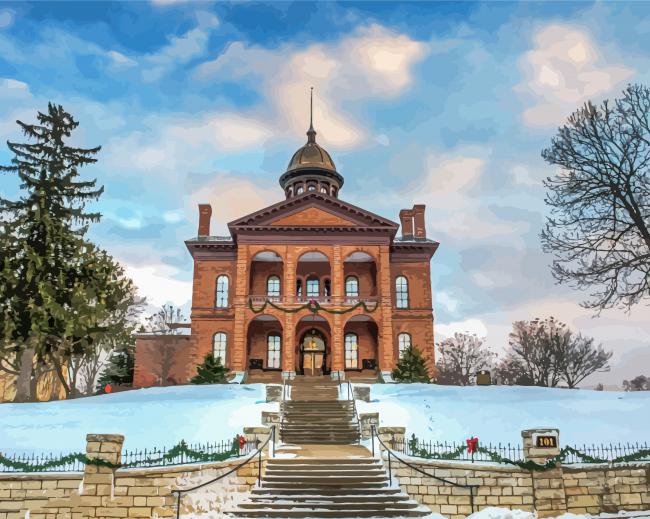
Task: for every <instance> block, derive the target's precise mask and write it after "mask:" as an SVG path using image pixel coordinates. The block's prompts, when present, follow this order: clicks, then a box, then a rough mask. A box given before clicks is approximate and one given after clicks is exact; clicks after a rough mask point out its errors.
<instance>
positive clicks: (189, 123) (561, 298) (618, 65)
mask: <svg viewBox="0 0 650 519" xmlns="http://www.w3.org/2000/svg"><path fill="white" fill-rule="evenodd" d="M649 44H650V4H645V3H623V2H617V3H590V2H579V3H569V2H562V3H560V2H546V3H532V2H526V3H519V4H516V3H506V2H498V3H497V2H490V3H471V2H461V3H425V2H412V3H403V4H400V3H389V2H380V3H371V2H359V3H334V2H327V3H318V4H316V3H308V2H297V3H289V2H282V3H281V2H275V3H271V4H261V3H260V4H257V3H235V4H227V3H215V4H213V3H209V2H201V3H192V2H177V1H170V0H165V1H153V2H125V3H100V2H88V3H81V2H70V3H55V2H39V3H33V4H30V3H25V2H20V3H0V139H2V140H7V139H11V140H17V139H20V137H21V136H20V135H19V133H18V131H17V126H16V124H15V120H16V119H21V120H24V121H33V120H34V116H35V112H36V110H44V109H45V108H46V106H47V102H48V101H54V102H57V103H60V104H62V105H63V106H64V107H66V109H68V110H69V111H70V112H71V113H73V114H74V115H75V116H76V118H77V119H78V120H79V121H80V123H81V125H80V128H79V131H78V133H77V136H76V138H77V142H78V143H79V144H81V145H86V146H95V145H98V144H101V145H102V146H103V149H102V152H101V154H100V156H99V162H98V164H97V165H95V166H93V167H92V168H87V169H86V171H85V172H84V174H85V175H87V176H88V177H96V178H97V179H98V180H99V182H100V183H101V184H103V185H105V187H106V192H105V194H104V196H103V197H102V199H101V201H100V202H99V203H98V204H97V205H98V208H99V209H100V210H101V212H102V213H103V215H104V218H103V220H102V222H101V223H100V224H98V225H97V226H95V228H94V229H93V230H92V238H93V239H95V240H96V241H98V242H99V243H100V244H101V245H102V246H104V247H105V248H107V249H108V250H109V251H110V252H111V253H113V254H114V255H115V257H116V258H118V259H119V260H120V261H121V262H122V263H123V264H125V265H126V266H127V269H128V271H129V273H130V275H131V276H132V277H133V278H134V280H135V281H136V283H137V284H138V285H139V287H140V290H141V292H142V293H143V295H146V296H147V297H148V298H149V300H150V301H151V302H152V303H154V304H162V303H164V302H166V301H173V302H175V303H176V304H180V305H184V304H186V303H187V302H188V301H189V299H190V292H191V291H190V287H191V277H192V263H191V258H190V256H189V254H188V253H187V251H186V249H185V247H184V245H183V240H184V239H186V238H189V237H191V236H193V235H195V234H196V224H197V209H196V204H197V203H198V202H204V201H207V202H210V203H211V204H212V205H213V209H214V212H213V215H214V216H213V230H214V232H215V233H220V234H223V233H225V232H226V228H225V224H226V223H227V222H228V221H230V220H233V219H235V218H237V217H238V216H241V215H243V214H246V213H248V212H252V211H254V210H256V209H259V208H261V207H263V206H265V205H268V204H271V203H274V202H277V201H279V200H281V199H282V198H283V193H282V191H281V189H280V188H279V186H278V184H277V179H278V177H279V175H280V174H281V173H282V172H283V171H284V169H285V168H286V165H287V163H288V160H289V158H290V157H291V154H292V153H293V152H294V151H295V149H297V148H298V147H299V146H301V145H302V144H303V142H304V141H305V135H304V132H305V131H306V128H307V125H308V92H309V87H310V86H312V85H313V86H314V87H315V99H314V104H315V107H314V118H315V126H316V130H317V131H318V137H317V140H318V142H319V143H321V144H322V145H324V146H325V147H326V148H327V149H328V151H330V153H331V154H332V156H333V158H334V161H335V162H336V164H337V167H338V169H339V171H340V172H341V173H342V174H343V175H344V176H345V179H346V184H345V186H344V188H343V190H342V192H341V198H343V199H344V200H347V201H349V202H351V203H354V204H357V205H360V206H362V207H365V208H367V209H369V210H371V211H374V212H377V213H379V214H381V215H383V216H386V217H388V218H391V219H393V220H397V214H398V212H399V209H401V208H405V207H410V206H411V205H412V204H413V203H425V204H426V205H427V232H428V235H429V237H431V238H434V239H436V240H438V241H439V242H440V243H441V246H440V249H439V251H438V253H437V254H436V256H435V257H434V260H433V263H432V277H433V279H432V283H433V292H434V299H435V313H436V320H437V333H438V334H439V336H444V335H447V334H450V333H453V331H464V330H468V331H472V332H476V333H479V334H481V335H487V338H488V343H489V344H490V345H491V346H492V347H493V348H494V349H495V350H497V351H500V350H501V349H502V348H503V346H504V345H505V344H506V343H507V333H508V331H509V330H510V323H511V322H512V321H514V320H518V319H531V318H534V317H537V316H539V317H546V316H548V315H555V316H557V317H559V318H560V319H562V320H564V321H566V322H567V323H569V324H570V325H571V326H572V327H574V328H576V329H579V330H581V331H583V332H584V333H587V334H589V335H593V336H594V337H596V339H597V340H598V341H600V342H603V344H604V345H605V346H606V347H607V348H610V349H613V350H614V351H615V357H614V369H613V370H612V372H611V373H609V374H602V375H601V374H599V375H597V376H595V377H592V379H591V380H590V381H589V382H592V383H596V382H598V381H601V380H602V381H603V382H606V383H609V382H611V383H619V382H620V381H621V379H622V378H624V377H630V376H634V375H636V374H639V373H641V372H644V373H647V372H648V370H649V369H650V353H649V351H650V324H649V323H650V312H649V311H648V307H647V306H642V307H638V308H636V309H635V310H634V311H633V312H632V313H631V314H629V315H628V314H624V313H623V312H619V311H608V312H605V313H603V314H601V316H600V317H597V318H594V317H593V316H592V315H591V314H590V313H589V312H586V311H584V310H582V309H581V308H580V307H579V306H578V302H579V301H580V299H581V297H582V294H576V293H575V292H572V291H571V290H570V289H568V288H566V287H558V286H556V285H555V284H554V283H553V280H552V278H551V275H550V273H549V269H548V264H549V262H550V260H551V258H550V257H549V256H547V255H545V254H543V253H542V251H541V248H540V245H539V237H538V236H539V232H540V230H541V227H542V225H543V222H544V216H545V211H546V209H545V206H544V202H543V198H544V189H543V186H542V184H541V181H542V179H543V178H545V177H546V176H547V175H551V174H553V169H552V168H550V167H549V166H547V165H546V164H545V163H544V162H543V161H542V159H541V157H540V152H541V150H542V149H543V148H544V147H545V146H547V145H548V143H549V142H550V139H551V137H552V136H553V133H554V131H555V129H556V128H557V127H558V126H559V125H560V124H562V122H563V121H564V120H565V119H566V117H567V116H568V115H569V114H570V113H571V111H572V110H574V109H575V108H576V107H578V106H579V105H580V104H581V103H583V102H584V101H586V100H587V99H592V100H596V101H597V100H601V99H603V98H607V97H613V96H616V95H617V94H618V93H619V92H620V91H621V89H622V88H624V86H625V85H626V84H627V83H628V82H643V83H646V84H648V83H650V81H649V80H650V78H649V77H648V72H647V71H649V70H650V66H649V65H650V63H649V61H650V58H649V56H648V54H647V48H648V45H649ZM10 158H11V157H10V155H9V154H8V152H7V150H6V148H4V149H0V162H1V163H7V162H8V161H9V160H10ZM16 190H17V186H16V182H15V181H14V180H13V179H12V178H11V177H7V176H6V175H5V176H1V177H0V192H2V193H3V195H5V196H15V195H16V192H17V191H16Z"/></svg>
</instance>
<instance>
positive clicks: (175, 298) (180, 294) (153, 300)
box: [122, 262, 192, 306]
mask: <svg viewBox="0 0 650 519" xmlns="http://www.w3.org/2000/svg"><path fill="white" fill-rule="evenodd" d="M122 264H123V265H124V268H125V271H126V274H127V276H129V277H130V278H131V279H132V280H133V282H134V283H135V285H136V286H137V287H138V293H139V295H140V296H144V297H146V298H147V302H148V303H149V304H153V305H156V306H162V305H163V304H165V303H169V302H171V303H174V304H175V305H183V304H184V303H185V302H186V301H187V300H188V299H190V298H191V297H192V282H191V281H181V280H179V279H175V276H177V275H178V274H179V271H178V270H177V269H175V268H173V267H171V266H169V265H165V264H163V263H144V262H143V263H140V264H138V265H137V266H136V265H130V264H128V263H124V262H122Z"/></svg>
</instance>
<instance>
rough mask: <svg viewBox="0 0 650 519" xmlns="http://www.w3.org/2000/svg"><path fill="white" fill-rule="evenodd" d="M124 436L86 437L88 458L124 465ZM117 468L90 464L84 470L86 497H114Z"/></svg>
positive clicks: (93, 435) (95, 435) (89, 435)
mask: <svg viewBox="0 0 650 519" xmlns="http://www.w3.org/2000/svg"><path fill="white" fill-rule="evenodd" d="M123 444H124V436H122V435H121V434H88V435H86V456H88V457H89V458H92V459H99V460H103V461H107V462H109V463H113V464H115V465H117V464H120V463H122V445H123ZM115 470H116V469H115V468H111V467H105V466H103V465H91V464H88V465H86V466H85V468H84V475H83V495H84V496H98V497H99V496H109V497H110V496H112V495H113V489H114V485H115Z"/></svg>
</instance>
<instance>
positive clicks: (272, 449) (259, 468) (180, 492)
mask: <svg viewBox="0 0 650 519" xmlns="http://www.w3.org/2000/svg"><path fill="white" fill-rule="evenodd" d="M271 440H273V441H271ZM269 442H271V446H270V449H269V450H270V453H271V457H272V458H275V425H272V426H271V432H270V433H269V435H268V437H267V438H266V440H265V441H264V443H263V444H262V445H260V446H259V447H258V448H257V450H256V451H255V452H254V453H253V454H251V455H250V456H249V457H248V459H245V460H244V461H243V462H241V463H240V464H239V465H237V466H236V467H234V468H232V469H230V470H229V471H228V472H226V473H225V474H221V475H220V476H217V477H216V478H214V479H211V480H210V481H206V482H204V483H201V484H200V485H196V486H195V487H192V488H183V489H180V488H179V489H176V490H172V494H176V519H180V516H181V496H182V495H183V494H187V493H188V492H193V491H194V490H198V489H199V488H203V487H205V486H208V485H211V484H212V483H214V482H215V481H219V480H220V479H223V478H225V477H226V476H230V474H232V473H233V472H236V471H238V470H239V469H240V468H242V467H243V466H245V465H247V464H248V463H249V462H250V461H251V460H252V459H253V458H255V456H257V457H258V459H257V463H258V465H257V485H258V486H262V450H264V447H266V446H267V445H268V444H269Z"/></svg>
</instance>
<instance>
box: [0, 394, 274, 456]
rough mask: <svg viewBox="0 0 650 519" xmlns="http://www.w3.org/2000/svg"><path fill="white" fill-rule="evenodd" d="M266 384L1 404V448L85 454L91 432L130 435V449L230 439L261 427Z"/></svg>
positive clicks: (4, 450) (267, 406)
mask: <svg viewBox="0 0 650 519" xmlns="http://www.w3.org/2000/svg"><path fill="white" fill-rule="evenodd" d="M277 410H278V404H267V403H266V402H265V391H264V386H263V385H262V384H250V385H241V386H240V385H236V384H233V385H213V386H175V387H157V388H149V389H138V390H135V391H125V392H121V393H113V394H110V395H101V396H94V397H89V398H80V399H77V400H66V401H60V402H42V403H34V404H3V405H0V452H2V453H13V452H55V453H58V452H63V453H68V452H73V451H74V452H79V451H81V452H83V451H84V450H85V447H86V434H87V433H115V434H123V435H125V436H126V441H125V448H126V449H145V448H147V449H150V448H152V447H171V446H173V445H175V444H177V443H178V442H179V441H180V440H185V441H187V442H188V443H192V442H218V441H222V440H229V439H231V438H232V437H233V436H235V434H237V433H240V432H241V431H242V429H243V427H245V426H254V425H260V418H261V416H262V411H277Z"/></svg>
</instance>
